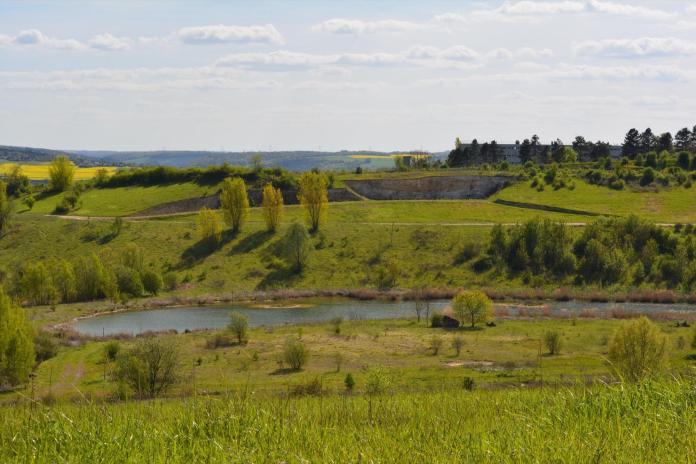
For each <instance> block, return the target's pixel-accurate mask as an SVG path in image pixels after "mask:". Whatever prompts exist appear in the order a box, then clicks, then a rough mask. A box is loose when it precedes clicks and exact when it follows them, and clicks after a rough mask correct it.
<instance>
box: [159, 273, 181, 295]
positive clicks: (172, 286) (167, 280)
mask: <svg viewBox="0 0 696 464" xmlns="http://www.w3.org/2000/svg"><path fill="white" fill-rule="evenodd" d="M162 283H163V284H164V288H166V289H167V290H169V291H172V290H176V287H178V285H179V282H178V278H177V276H176V272H167V273H166V274H164V277H163V278H162Z"/></svg>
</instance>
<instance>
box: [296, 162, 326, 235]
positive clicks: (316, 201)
mask: <svg viewBox="0 0 696 464" xmlns="http://www.w3.org/2000/svg"><path fill="white" fill-rule="evenodd" d="M298 198H299V200H300V204H301V205H302V207H303V208H304V210H305V214H306V218H307V225H308V226H309V230H310V232H316V231H317V230H319V225H320V224H321V223H322V222H323V221H324V219H325V218H326V212H327V210H328V205H329V195H328V190H327V181H326V176H324V175H323V174H320V173H317V172H306V173H304V174H302V177H300V191H299V193H298Z"/></svg>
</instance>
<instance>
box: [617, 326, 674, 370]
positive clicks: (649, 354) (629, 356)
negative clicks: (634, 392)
mask: <svg viewBox="0 0 696 464" xmlns="http://www.w3.org/2000/svg"><path fill="white" fill-rule="evenodd" d="M666 351H667V343H666V337H665V336H664V335H663V334H662V333H661V332H660V329H659V328H658V327H657V326H656V325H655V324H654V323H652V322H650V320H648V319H647V318H646V317H641V318H640V319H635V320H632V321H626V322H624V323H623V324H622V325H621V327H619V328H618V329H616V331H615V332H614V335H613V336H612V338H611V341H610V342H609V360H610V361H611V364H612V367H613V369H614V370H615V371H616V373H617V374H618V375H619V376H620V377H621V378H622V379H623V380H625V381H628V382H640V381H642V380H645V379H647V378H650V377H653V376H654V375H656V374H658V373H659V372H660V371H661V370H662V369H663V368H664V365H665V362H666Z"/></svg>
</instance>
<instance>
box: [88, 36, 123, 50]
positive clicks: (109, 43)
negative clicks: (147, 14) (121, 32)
mask: <svg viewBox="0 0 696 464" xmlns="http://www.w3.org/2000/svg"><path fill="white" fill-rule="evenodd" d="M87 43H88V44H89V46H90V47H91V48H94V49H97V50H104V51H112V50H126V49H128V48H130V39H126V38H121V37H115V36H113V35H111V34H109V33H108V32H107V33H106V34H99V35H95V36H94V37H92V38H91V39H89V41H88V42H87Z"/></svg>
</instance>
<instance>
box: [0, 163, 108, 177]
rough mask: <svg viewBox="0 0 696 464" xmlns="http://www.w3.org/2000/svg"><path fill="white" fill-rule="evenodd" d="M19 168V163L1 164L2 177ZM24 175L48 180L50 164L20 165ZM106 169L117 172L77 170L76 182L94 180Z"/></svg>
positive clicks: (90, 169)
mask: <svg viewBox="0 0 696 464" xmlns="http://www.w3.org/2000/svg"><path fill="white" fill-rule="evenodd" d="M15 166H18V164H17V163H0V175H6V174H9V172H10V171H11V170H12V169H14V167H15ZM19 167H20V168H21V169H22V173H23V174H24V175H25V176H27V177H29V179H30V180H47V179H48V177H49V176H48V170H49V167H50V164H19ZM100 169H106V170H107V171H108V172H109V173H113V172H115V171H116V168H115V167H101V166H100V167H90V168H80V167H78V168H75V180H89V179H92V178H93V177H94V176H95V175H96V174H97V171H98V170H100Z"/></svg>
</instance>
